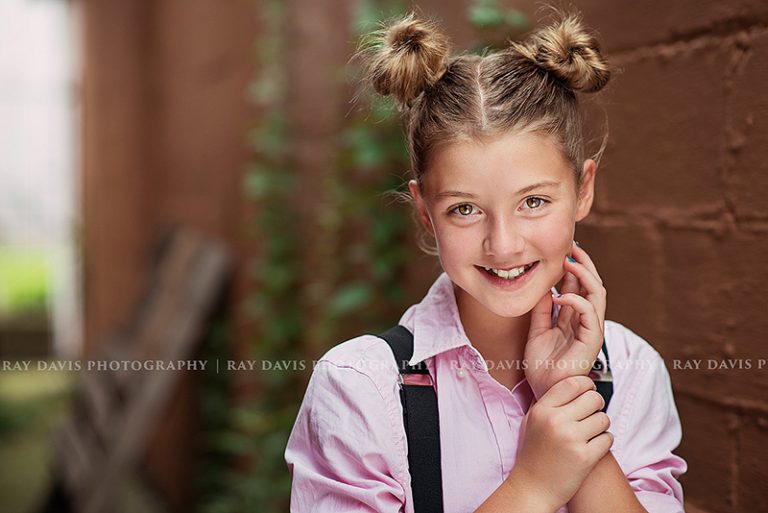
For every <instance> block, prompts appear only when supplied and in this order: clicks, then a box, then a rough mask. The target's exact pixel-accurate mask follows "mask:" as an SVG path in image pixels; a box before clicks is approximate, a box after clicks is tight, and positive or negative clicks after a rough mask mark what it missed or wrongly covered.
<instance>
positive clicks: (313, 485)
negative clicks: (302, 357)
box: [285, 360, 406, 513]
mask: <svg viewBox="0 0 768 513" xmlns="http://www.w3.org/2000/svg"><path fill="white" fill-rule="evenodd" d="M385 403H386V401H385V400H384V398H383V396H382V394H381V393H380V392H379V389H378V388H377V387H376V385H375V384H374V382H373V381H372V380H371V379H370V377H369V376H367V375H366V374H364V373H362V372H360V371H358V370H356V369H354V368H351V367H345V366H338V365H336V364H335V363H333V362H330V361H325V360H320V361H319V362H318V363H317V364H316V366H315V368H314V370H313V373H312V376H311V378H310V381H309V384H308V386H307V391H306V393H305V395H304V399H303V401H302V404H301V406H300V408H299V413H298V415H297V418H296V422H295V424H294V426H293V430H292V431H291V435H290V437H289V439H288V444H287V446H286V450H285V461H286V463H287V464H288V469H289V472H290V473H291V476H292V484H291V509H290V510H291V512H292V513H309V512H323V513H332V512H334V513H342V512H366V511H369V512H380V513H398V512H400V511H403V504H404V503H405V500H406V494H405V490H404V487H403V486H402V484H401V482H400V481H398V479H396V477H395V476H398V475H399V476H400V478H401V479H402V478H403V476H402V473H403V472H405V469H404V468H400V467H401V466H402V463H400V460H401V451H404V450H405V449H404V447H398V446H397V444H396V442H395V437H394V435H393V420H392V418H391V414H390V411H391V409H390V408H389V407H388V406H389V405H386V404H385Z"/></svg>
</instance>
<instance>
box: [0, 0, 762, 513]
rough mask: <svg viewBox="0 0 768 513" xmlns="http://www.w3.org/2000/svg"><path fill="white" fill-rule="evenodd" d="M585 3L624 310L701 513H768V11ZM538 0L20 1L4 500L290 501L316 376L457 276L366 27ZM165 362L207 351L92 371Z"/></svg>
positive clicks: (1, 57)
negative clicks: (597, 61)
mask: <svg viewBox="0 0 768 513" xmlns="http://www.w3.org/2000/svg"><path fill="white" fill-rule="evenodd" d="M573 5H574V6H575V7H576V8H578V9H579V10H581V11H582V12H583V14H584V18H585V21H586V22H587V24H588V25H590V26H592V27H594V28H595V29H596V30H597V31H598V32H599V34H600V37H601V41H602V42H603V45H604V50H605V52H606V53H607V55H608V57H609V59H610V60H611V61H612V63H613V64H615V65H617V66H619V67H620V71H621V72H620V73H618V74H617V75H616V76H615V77H614V79H613V80H612V82H611V83H610V85H609V86H608V88H607V90H605V91H603V92H601V93H600V97H599V98H598V100H599V104H593V103H591V102H590V103H588V104H587V112H588V120H589V121H588V125H589V126H588V131H589V133H590V134H591V135H592V136H591V137H590V140H589V142H590V148H588V149H589V150H590V151H592V152H594V151H597V149H598V148H599V140H597V139H596V137H597V134H599V133H600V131H601V129H602V128H603V124H604V122H605V118H604V113H603V111H602V110H601V109H600V108H598V105H602V106H603V107H604V109H605V113H606V114H607V119H608V123H609V130H610V137H609V142H608V146H607V148H606V151H605V154H604V156H603V159H602V161H601V166H600V169H599V172H598V178H597V192H596V200H595V204H594V207H593V211H592V213H591V214H590V215H589V217H588V218H587V219H585V220H584V221H583V222H582V223H580V224H579V226H578V228H577V240H579V241H580V242H581V243H582V246H583V247H584V248H585V249H586V250H587V251H588V252H589V253H590V255H591V256H592V258H593V259H594V261H595V262H596V264H597V266H598V269H599V270H600V273H601V275H602V277H603V278H604V281H605V284H606V288H607V289H608V291H609V303H608V312H607V318H609V319H613V320H615V321H618V322H621V323H623V324H625V325H626V326H628V327H629V328H631V329H632V330H633V331H635V332H637V333H638V334H640V335H641V336H643V337H644V338H645V339H646V340H648V341H649V342H650V343H651V344H652V345H653V346H654V347H655V348H656V349H657V350H658V351H659V352H660V353H661V355H662V356H663V357H664V359H665V361H666V362H667V367H668V369H669V372H670V375H671V378H672V384H673V388H674V391H675V398H676V403H677V406H678V409H679V412H680V415H681V420H682V423H683V433H684V437H683V441H682V444H681V446H680V447H679V449H678V451H676V452H678V453H679V454H680V455H681V456H683V457H684V458H685V459H686V460H687V462H688V465H689V470H688V472H687V473H686V474H685V475H684V476H683V478H682V482H683V487H684V490H685V497H686V503H687V508H686V509H687V511H690V512H694V513H695V512H708V513H715V512H747V511H749V512H757V511H768V487H767V486H766V484H765V483H766V482H767V481H768V458H766V449H765V447H766V442H767V441H768V436H767V435H768V401H767V400H766V397H768V366H765V367H762V368H758V361H759V359H766V358H768V350H767V349H766V345H767V344H766V343H768V339H766V332H767V331H768V321H766V318H768V317H767V316H765V315H764V312H765V310H766V307H768V299H766V298H767V296H766V295H765V294H762V293H761V290H762V287H763V286H765V285H766V284H768V280H767V279H766V276H767V275H768V272H767V271H766V266H765V262H766V260H768V244H767V243H766V233H768V204H767V203H766V197H767V196H768V165H767V164H766V159H767V158H768V149H767V148H768V125H767V124H766V119H767V118H766V114H767V113H768V95H766V93H765V90H766V84H768V30H767V29H766V24H767V23H768V4H766V3H765V2H760V1H755V0H733V1H731V2H728V3H724V2H714V1H709V0H705V1H697V2H694V1H692V0H674V1H672V2H661V1H659V0H640V1H637V2H631V3H628V2H621V3H619V2H610V1H608V0H577V1H574V2H573ZM538 6H539V4H537V3H534V2H533V1H528V0H519V1H512V0H504V1H502V0H450V1H445V0H443V1H437V0H434V1H432V0H430V1H420V2H416V3H407V2H402V1H395V0H346V1H342V0H286V1H279V0H227V1H223V0H98V1H97V0H94V1H90V0H0V365H2V368H0V462H2V464H0V511H3V512H19V513H26V512H49V513H50V512H53V511H89V512H96V511H126V512H133V511H142V512H151V511H167V512H181V511H184V512H188V511H199V512H205V513H229V512H243V511H258V512H263V513H268V512H278V511H287V510H288V496H289V490H290V476H289V474H288V470H287V468H286V465H285V462H284V460H283V452H284V448H285V443H286V441H287V437H288V434H289V433H290V429H291V427H292V425H293V421H294V419H295V415H296V412H297V409H298V405H299V403H300V401H301V398H302V396H303V392H304V390H305V387H306V382H307V380H308V378H309V374H310V372H311V362H312V360H314V359H317V358H318V357H319V356H321V355H322V354H323V353H324V352H325V351H326V350H327V349H328V348H330V347H331V346H333V345H335V344H338V343H340V342H342V341H344V340H346V339H349V338H352V337H354V336H357V335H359V334H361V333H366V332H368V333H370V332H375V331H377V330H380V329H385V328H387V327H389V326H391V325H392V324H394V323H396V322H397V320H398V319H399V317H400V315H401V314H402V312H403V311H404V310H405V309H406V308H407V307H408V306H409V305H411V304H413V303H415V302H417V301H419V300H420V299H421V298H422V297H423V295H424V294H425V293H426V291H427V289H428V287H429V286H430V285H431V283H432V282H433V280H434V279H435V278H436V277H437V275H438V274H439V273H440V266H439V263H438V261H437V260H436V258H435V257H431V256H427V255H424V254H422V253H420V251H419V250H418V249H417V245H416V239H417V230H416V225H415V224H414V223H413V221H412V220H411V217H410V211H409V210H408V208H407V207H406V206H403V205H399V204H396V203H393V202H392V201H391V200H390V199H388V197H387V196H385V193H386V192H387V191H390V190H392V189H395V188H398V187H401V186H402V185H403V181H404V179H405V178H406V174H407V169H408V162H407V156H406V154H405V149H404V145H403V141H402V136H401V133H400V127H399V124H398V120H397V118H396V116H395V115H394V110H393V108H392V106H391V105H390V104H389V103H388V102H386V101H381V100H379V99H377V98H370V97H368V96H367V94H366V93H365V92H361V91H360V88H359V82H358V81H357V78H358V76H359V75H358V69H357V63H355V62H350V57H351V56H352V54H353V53H354V50H355V47H356V43H357V41H358V37H359V35H360V33H362V32H365V31H368V30H371V29H372V28H375V25H376V23H377V22H378V21H379V20H383V19H387V18H389V17H391V16H393V15H396V14H402V13H405V12H406V11H407V10H409V9H411V8H416V9H418V10H419V11H420V12H421V13H422V15H424V16H426V17H432V18H435V19H437V20H439V21H441V23H442V25H443V27H444V29H445V30H446V31H447V33H448V34H449V35H450V37H451V40H452V42H453V45H454V48H455V49H456V50H457V51H462V50H464V49H470V50H473V51H480V50H481V49H483V48H498V47H499V46H500V45H503V44H504V41H505V40H506V39H507V38H512V39H516V38H520V37H522V36H523V35H524V34H525V33H526V32H528V31H529V30H530V29H531V28H533V26H535V23H536V20H537V15H536V9H537V7H538ZM171 357H179V358H186V359H196V360H198V361H204V362H208V364H209V365H207V366H206V368H205V369H192V370H187V371H178V372H160V373H158V372H157V371H156V372H154V373H153V372H133V371H130V370H129V371H125V369H123V370H122V371H119V370H117V371H114V372H96V373H86V372H84V369H83V368H82V367H83V366H84V365H85V364H82V365H81V367H79V368H78V367H77V366H76V365H75V363H76V362H85V361H88V360H93V361H96V360H98V361H126V360H128V361H130V360H135V359H137V358H141V359H148V358H158V359H168V358H171ZM691 359H700V360H703V361H704V364H702V365H701V367H700V368H699V369H690V368H677V367H676V366H674V365H673V362H674V361H675V360H678V361H688V360H691ZM708 360H715V361H717V362H721V361H727V362H736V363H730V364H727V366H728V367H729V368H723V366H722V365H720V364H718V365H717V366H716V367H717V368H708V367H712V366H711V365H707V363H706V362H707V361H708ZM302 361H303V362H305V365H300V366H298V367H297V366H296V365H295V364H294V365H293V366H292V365H285V366H282V367H281V366H280V365H274V362H302ZM67 362H69V364H67ZM229 362H257V365H256V366H255V367H252V368H248V367H247V366H245V367H242V366H241V367H238V366H230V365H229ZM262 362H273V363H272V364H270V368H264V366H263V364H262ZM738 362H741V363H738ZM746 362H750V363H749V364H747V363H746ZM747 365H749V368H747ZM105 490H106V491H105ZM100 494H101V495H100ZM94 497H97V498H96V499H94ZM89 504H90V506H89Z"/></svg>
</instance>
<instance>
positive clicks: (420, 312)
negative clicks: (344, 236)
mask: <svg viewBox="0 0 768 513" xmlns="http://www.w3.org/2000/svg"><path fill="white" fill-rule="evenodd" d="M551 291H552V292H553V293H555V294H556V293H557V289H556V288H555V287H554V286H553V287H552V289H551ZM559 310H560V305H554V308H553V309H552V325H553V326H554V323H555V322H556V321H557V313H558V311H559ZM411 316H412V317H411ZM408 317H411V322H408V321H407V319H408ZM400 324H402V325H404V326H408V325H410V327H411V333H413V356H412V357H411V359H410V361H409V362H408V364H409V365H415V364H417V363H419V362H422V361H424V360H426V359H428V358H431V357H433V356H435V355H437V354H439V353H443V352H445V351H450V350H451V349H455V348H457V347H461V346H465V345H467V346H471V345H472V343H471V342H470V341H469V339H468V338H467V335H466V333H465V332H464V326H463V325H462V324H461V318H460V317H459V310H458V307H457V306H456V296H455V293H454V290H453V282H452V281H451V279H450V278H449V277H448V274H447V273H445V271H443V272H442V273H441V274H440V276H438V277H437V279H436V280H435V282H434V283H433V284H432V286H431V287H430V288H429V291H428V292H427V294H426V296H424V299H422V300H421V302H420V303H418V304H416V305H413V306H412V307H411V308H409V309H408V311H406V312H405V314H403V317H402V318H401V319H400Z"/></svg>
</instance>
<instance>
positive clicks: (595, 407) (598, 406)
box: [563, 389, 605, 436]
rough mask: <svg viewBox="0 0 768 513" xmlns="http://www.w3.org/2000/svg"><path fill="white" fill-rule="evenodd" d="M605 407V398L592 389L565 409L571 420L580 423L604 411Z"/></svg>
mask: <svg viewBox="0 0 768 513" xmlns="http://www.w3.org/2000/svg"><path fill="white" fill-rule="evenodd" d="M604 405H605V399H603V396H602V395H600V393H599V392H598V391H597V390H592V389H590V390H587V391H586V392H583V393H582V394H581V395H580V396H578V397H577V398H576V399H574V400H573V401H571V402H570V403H568V404H566V405H565V406H563V408H564V412H565V413H566V415H567V416H568V418H569V419H573V420H575V421H580V420H584V419H586V418H587V417H589V416H590V415H592V414H593V413H595V412H597V411H600V410H602V409H603V406H604ZM592 436H594V435H592Z"/></svg>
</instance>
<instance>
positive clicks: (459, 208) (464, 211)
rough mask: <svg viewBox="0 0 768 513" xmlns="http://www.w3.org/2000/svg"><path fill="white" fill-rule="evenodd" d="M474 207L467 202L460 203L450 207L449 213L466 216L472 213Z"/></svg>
mask: <svg viewBox="0 0 768 513" xmlns="http://www.w3.org/2000/svg"><path fill="white" fill-rule="evenodd" d="M474 209H475V207H473V206H472V205H470V204H469V203H462V204H461V205H456V206H455V207H454V208H452V209H451V210H450V211H449V213H450V214H451V215H458V216H459V217H467V216H469V215H471V214H472V212H473V211H474Z"/></svg>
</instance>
